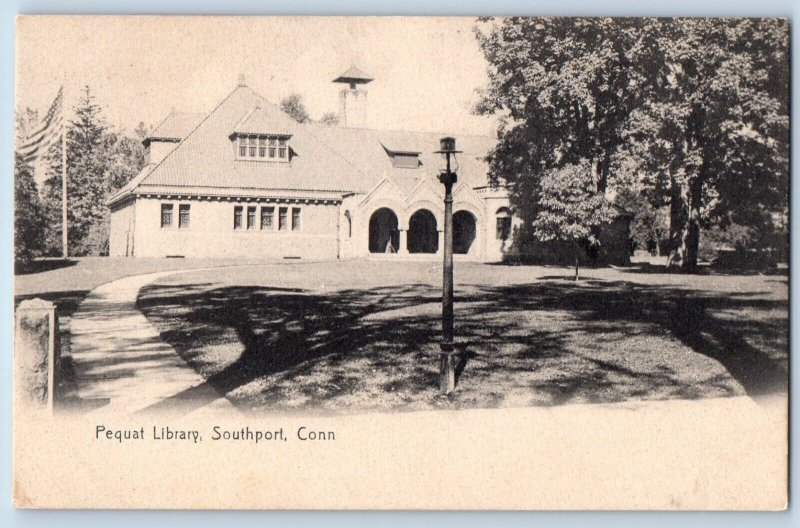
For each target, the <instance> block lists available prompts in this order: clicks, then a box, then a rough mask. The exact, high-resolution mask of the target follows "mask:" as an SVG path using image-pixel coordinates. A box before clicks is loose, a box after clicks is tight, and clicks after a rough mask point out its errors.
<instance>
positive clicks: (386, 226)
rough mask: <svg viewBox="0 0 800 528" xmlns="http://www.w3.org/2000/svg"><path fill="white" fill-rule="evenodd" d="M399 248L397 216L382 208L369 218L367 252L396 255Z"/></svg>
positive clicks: (386, 208)
mask: <svg viewBox="0 0 800 528" xmlns="http://www.w3.org/2000/svg"><path fill="white" fill-rule="evenodd" d="M399 247H400V231H399V229H398V222H397V215H396V214H394V211H392V210H391V209H389V208H388V207H382V208H380V209H378V210H377V211H375V212H374V213H372V216H370V217H369V252H370V253H397V250H398V249H399Z"/></svg>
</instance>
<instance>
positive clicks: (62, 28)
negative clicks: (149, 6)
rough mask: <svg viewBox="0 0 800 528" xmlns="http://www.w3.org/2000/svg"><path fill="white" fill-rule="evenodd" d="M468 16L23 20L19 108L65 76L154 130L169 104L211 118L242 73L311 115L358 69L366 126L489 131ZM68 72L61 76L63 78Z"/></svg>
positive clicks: (41, 98)
mask: <svg viewBox="0 0 800 528" xmlns="http://www.w3.org/2000/svg"><path fill="white" fill-rule="evenodd" d="M473 24H474V19H471V18H454V17H451V18H433V17H421V18H403V17H392V18H380V17H358V18H355V17H287V18H280V17H226V18H220V17H128V18H124V17H102V18H100V17H23V18H20V19H18V22H17V92H16V103H17V104H16V107H17V108H18V109H19V108H24V107H25V106H31V107H34V108H38V109H39V111H40V113H42V114H43V113H44V112H45V111H46V109H47V106H48V105H49V104H50V102H51V101H52V99H53V97H54V96H55V93H56V91H57V89H58V86H59V85H60V84H61V81H62V79H63V77H64V75H66V78H67V88H68V92H67V94H68V98H69V99H72V100H73V102H74V99H75V98H76V97H77V95H78V89H79V87H80V86H82V85H84V84H88V85H90V86H91V88H92V90H93V92H94V94H95V95H96V98H97V101H98V103H99V104H101V105H102V106H103V107H104V110H105V115H106V116H107V118H108V121H109V123H110V124H112V125H114V126H122V127H124V128H127V129H128V130H132V129H133V128H134V127H135V126H136V124H137V123H138V122H139V121H144V122H145V124H147V125H150V126H153V125H155V124H157V123H158V122H159V121H160V120H161V119H163V118H164V117H165V116H166V115H167V114H168V113H169V111H170V109H171V108H173V107H174V108H175V109H176V110H178V111H191V112H208V111H210V110H211V109H212V108H213V107H214V106H215V105H216V104H217V103H219V102H220V101H221V100H222V99H223V98H224V97H225V96H226V95H227V94H228V93H229V92H230V91H232V90H233V89H234V88H235V86H236V83H237V78H238V76H239V74H240V73H241V74H244V75H245V77H246V79H247V83H248V84H249V85H250V86H251V87H253V89H255V90H256V91H257V92H258V93H260V94H261V95H263V96H265V97H266V98H267V99H269V100H271V101H273V102H275V103H277V102H278V101H279V100H280V99H281V98H282V97H284V96H286V95H288V94H291V93H298V94H300V95H301V96H302V97H303V100H304V102H305V105H306V108H307V109H308V110H309V113H310V114H311V116H312V117H313V118H319V117H320V116H321V115H322V114H323V113H325V112H338V109H339V103H338V92H339V90H340V89H341V87H342V85H339V84H334V83H332V82H331V81H332V80H333V79H334V78H335V77H337V76H338V75H339V74H340V73H343V72H344V71H345V70H346V69H347V68H349V67H350V66H351V65H353V64H355V65H356V66H358V67H359V68H360V69H361V70H363V71H364V72H366V73H368V74H370V75H371V76H372V77H374V78H375V80H374V81H373V82H372V83H370V84H368V85H367V87H366V88H367V90H368V92H369V96H368V116H369V117H368V124H369V127H370V128H378V129H399V130H421V131H438V132H451V133H475V134H493V131H494V128H495V121H494V120H493V119H491V118H486V117H478V116H473V115H471V112H470V110H471V108H472V105H473V104H474V103H475V102H476V101H477V99H478V97H477V95H476V93H475V90H476V89H477V88H480V87H483V86H484V85H485V84H486V80H487V79H486V62H485V60H484V59H483V56H482V54H481V52H480V49H479V47H478V44H477V42H476V41H475V38H474V36H473V33H472V27H473ZM65 72H66V73H65Z"/></svg>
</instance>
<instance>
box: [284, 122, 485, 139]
mask: <svg viewBox="0 0 800 528" xmlns="http://www.w3.org/2000/svg"><path fill="white" fill-rule="evenodd" d="M300 125H303V126H312V127H315V128H323V129H326V128H330V129H338V130H363V131H365V132H389V133H392V132H399V133H405V134H430V135H432V136H434V135H441V136H442V137H445V136H447V135H448V134H449V135H453V132H440V131H433V132H429V131H425V130H401V129H398V128H386V129H384V128H369V127H339V126H335V125H333V126H332V125H326V124H324V123H300ZM455 136H456V137H477V138H483V139H494V138H493V137H492V136H490V135H484V134H466V133H464V134H455Z"/></svg>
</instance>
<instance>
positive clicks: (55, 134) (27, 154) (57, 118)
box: [19, 86, 64, 162]
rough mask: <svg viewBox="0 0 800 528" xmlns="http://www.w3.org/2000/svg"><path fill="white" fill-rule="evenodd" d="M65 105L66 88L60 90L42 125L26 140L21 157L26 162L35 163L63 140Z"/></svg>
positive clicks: (21, 148)
mask: <svg viewBox="0 0 800 528" xmlns="http://www.w3.org/2000/svg"><path fill="white" fill-rule="evenodd" d="M63 103H64V87H63V86H62V87H61V88H59V89H58V95H56V98H55V100H54V101H53V104H51V105H50V109H49V110H47V115H45V116H44V119H43V120H42V123H41V124H40V125H39V127H38V128H37V129H36V130H35V131H33V133H31V134H30V135H29V136H28V139H27V140H25V143H24V144H23V145H22V146H21V147H20V149H19V150H20V155H21V156H22V158H23V159H24V160H25V161H26V162H33V161H35V160H36V158H38V157H39V156H40V155H42V154H44V153H46V152H47V150H48V149H49V148H50V145H52V144H53V143H54V142H55V141H58V140H59V139H60V138H61V133H62V132H63V130H64V119H63V112H62V111H61V108H62V106H63Z"/></svg>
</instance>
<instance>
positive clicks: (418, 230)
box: [406, 209, 439, 253]
mask: <svg viewBox="0 0 800 528" xmlns="http://www.w3.org/2000/svg"><path fill="white" fill-rule="evenodd" d="M406 247H407V248H408V252H409V253H436V252H437V251H438V250H439V232H438V231H437V229H436V217H435V216H434V215H433V213H432V212H430V211H428V210H427V209H419V210H418V211H417V212H415V213H414V214H413V215H411V218H409V219H408V241H407V244H406Z"/></svg>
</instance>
